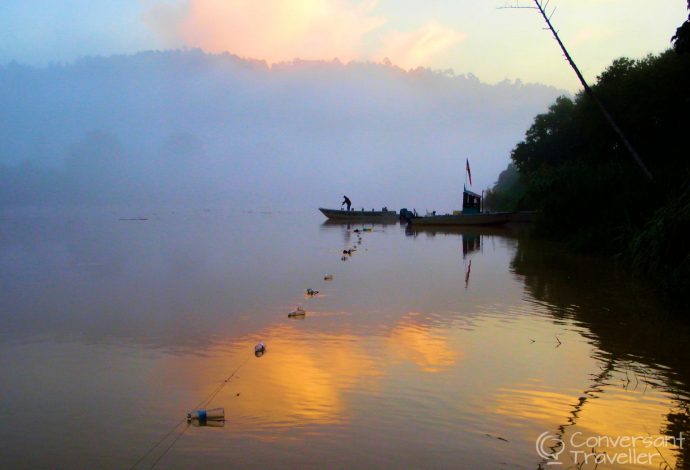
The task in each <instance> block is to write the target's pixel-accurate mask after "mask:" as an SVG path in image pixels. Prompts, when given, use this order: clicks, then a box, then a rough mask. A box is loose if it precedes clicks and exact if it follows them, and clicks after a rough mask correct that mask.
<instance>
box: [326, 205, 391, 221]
mask: <svg viewBox="0 0 690 470" xmlns="http://www.w3.org/2000/svg"><path fill="white" fill-rule="evenodd" d="M319 210H320V211H321V213H322V214H323V215H325V216H326V217H328V219H330V220H342V221H370V222H376V221H391V222H393V221H395V220H397V218H398V213H397V212H395V211H389V210H380V211H365V210H359V211H356V210H351V211H345V210H340V209H324V208H323V207H319Z"/></svg>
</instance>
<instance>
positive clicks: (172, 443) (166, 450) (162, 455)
mask: <svg viewBox="0 0 690 470" xmlns="http://www.w3.org/2000/svg"><path fill="white" fill-rule="evenodd" d="M190 426H191V423H187V427H185V428H184V429H183V430H182V432H181V433H180V434H178V435H177V437H176V438H175V439H174V440H173V441H172V442H171V443H170V445H169V446H168V447H167V449H165V450H164V451H163V453H162V454H161V455H160V456H158V458H157V459H156V460H155V462H153V463H152V464H151V466H150V467H149V470H153V468H154V467H155V466H156V465H158V462H160V461H161V460H163V457H165V456H166V455H167V453H168V452H170V449H172V448H173V446H174V445H175V444H176V443H177V441H178V440H179V439H180V438H181V437H182V436H184V433H186V432H187V429H189V427H190Z"/></svg>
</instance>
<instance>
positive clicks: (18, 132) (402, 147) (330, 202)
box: [0, 50, 564, 211]
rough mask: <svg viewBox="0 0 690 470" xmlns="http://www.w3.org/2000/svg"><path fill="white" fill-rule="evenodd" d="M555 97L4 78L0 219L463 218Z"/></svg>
mask: <svg viewBox="0 0 690 470" xmlns="http://www.w3.org/2000/svg"><path fill="white" fill-rule="evenodd" d="M563 93H564V92H563V91H562V90H558V89H556V88H553V87H549V86H545V85H540V84H523V83H521V82H519V81H518V82H510V81H504V82H501V83H498V84H486V83H482V82H480V81H479V80H478V79H477V78H476V77H474V76H472V75H471V74H470V75H457V76H456V75H454V74H453V73H451V72H448V71H432V70H429V69H422V68H419V69H416V70H411V71H405V70H403V69H400V68H398V67H395V66H393V65H391V64H390V63H388V62H386V63H383V64H375V63H358V62H351V63H348V64H343V63H340V62H338V61H333V62H324V61H297V60H296V61H293V62H289V63H282V64H276V65H273V66H271V67H269V66H267V65H266V63H264V62H260V61H254V60H247V59H241V58H239V57H237V56H233V55H230V54H218V55H212V54H206V53H204V52H202V51H200V50H186V51H169V52H145V53H139V54H136V55H131V56H112V57H96V58H85V59H81V60H78V61H76V62H74V63H70V64H56V65H52V66H49V67H45V68H33V67H27V66H22V65H19V64H16V63H11V64H8V65H7V66H4V67H1V68H0V208H3V209H8V208H12V207H26V206H32V207H36V206H40V207H57V206H65V207H74V206H98V207H105V206H113V205H115V206H119V205H122V206H126V207H134V208H137V209H139V210H146V209H150V208H154V207H182V206H185V207H209V206H213V205H218V204H222V205H230V206H231V207H236V208H238V209H257V208H269V209H275V210H294V209H297V210H311V209H315V208H316V207H319V206H323V207H339V205H340V201H341V200H342V196H343V195H344V194H347V195H348V196H349V197H350V198H351V199H352V201H353V205H354V207H361V206H364V207H366V208H369V209H370V208H380V207H382V206H387V207H389V208H391V209H399V208H400V207H407V208H416V209H418V210H420V211H422V210H424V209H429V210H432V209H433V210H442V211H443V210H445V211H449V210H452V209H454V208H458V207H459V205H460V200H461V192H462V187H463V183H464V181H465V159H466V158H468V159H469V161H470V165H471V169H472V177H473V186H472V189H473V190H475V191H477V192H479V191H481V190H482V189H484V188H486V187H488V186H489V185H490V184H491V183H493V181H494V180H495V179H496V178H497V176H498V174H499V173H500V171H501V170H503V169H504V168H505V166H506V165H507V163H508V161H509V156H510V150H511V149H512V147H513V146H514V145H515V143H517V142H518V141H520V140H521V139H522V138H523V136H524V133H525V131H526V129H527V128H528V127H529V125H530V123H531V122H532V119H533V117H534V116H535V115H536V114H537V113H539V112H542V111H544V110H545V109H546V108H547V106H548V105H549V104H550V103H551V102H552V101H553V100H554V99H555V98H556V97H557V96H559V95H561V94H563Z"/></svg>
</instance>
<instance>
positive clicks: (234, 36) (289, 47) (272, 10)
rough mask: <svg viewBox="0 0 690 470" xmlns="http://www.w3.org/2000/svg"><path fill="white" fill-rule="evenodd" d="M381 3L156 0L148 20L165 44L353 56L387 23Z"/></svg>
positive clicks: (263, 55) (277, 57) (261, 54)
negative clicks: (379, 11) (375, 12)
mask: <svg viewBox="0 0 690 470" xmlns="http://www.w3.org/2000/svg"><path fill="white" fill-rule="evenodd" d="M376 4H377V2H375V1H366V2H360V3H357V4H354V5H353V4H350V3H347V2H345V1H343V0H263V1H256V0H187V1H186V2H184V3H169V2H168V3H159V2H157V3H155V4H153V5H151V7H150V9H149V11H148V13H147V15H146V21H147V23H148V24H149V25H150V26H151V27H152V29H153V30H154V31H156V32H157V33H158V34H159V35H160V36H161V37H162V38H163V40H164V41H166V45H171V46H179V45H186V46H190V47H200V48H202V49H204V50H205V51H207V52H224V51H229V52H232V53H234V54H237V55H239V56H242V57H250V58H256V59H263V60H266V61H268V62H271V63H275V62H282V61H289V60H292V59H294V58H297V57H299V58H301V59H332V58H335V57H338V58H339V59H341V60H352V59H356V58H359V57H361V55H362V42H363V39H364V37H365V36H366V35H367V34H369V33H370V32H372V31H374V30H376V29H378V28H380V27H381V26H383V24H384V23H385V22H386V20H385V19H384V18H382V17H378V16H375V15H373V9H374V8H375V7H376Z"/></svg>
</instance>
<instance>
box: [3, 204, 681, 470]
mask: <svg viewBox="0 0 690 470" xmlns="http://www.w3.org/2000/svg"><path fill="white" fill-rule="evenodd" d="M123 219H130V220H123ZM131 219H145V220H131ZM1 224H2V225H1V227H2V228H1V230H0V276H1V277H0V282H1V285H0V321H2V329H1V330H0V397H2V398H1V402H0V403H1V405H0V406H1V407H2V417H3V420H2V422H1V423H0V461H1V462H2V466H3V467H5V468H32V469H34V468H114V469H115V468H132V466H134V465H136V468H152V467H155V468H173V469H177V468H197V467H201V466H203V467H204V468H468V469H483V468H486V469H497V468H524V469H537V468H568V467H571V468H595V467H597V465H598V467H597V468H599V469H605V468H616V469H618V468H650V469H652V468H654V469H658V468H664V466H665V465H666V466H667V467H666V468H679V469H680V468H686V467H687V465H685V462H686V461H689V460H688V453H687V450H686V449H687V446H686V445H685V443H684V441H683V439H684V437H685V436H686V435H687V432H688V429H690V411H689V409H688V399H689V391H690V390H689V384H690V367H689V366H688V361H687V358H688V353H689V352H690V331H689V330H688V328H687V326H686V325H684V324H683V322H682V321H679V320H678V318H677V314H674V312H672V311H670V310H669V309H668V308H667V307H666V306H664V304H663V303H661V302H660V301H659V299H658V298H657V296H656V295H655V293H654V292H653V291H652V290H651V289H649V288H648V287H645V286H644V285H643V284H641V283H639V282H635V281H633V280H631V279H629V278H628V277H627V276H626V273H625V272H621V271H620V270H617V269H615V267H614V266H613V265H612V263H610V262H609V261H607V260H600V259H595V258H587V257H582V256H576V255H573V254H568V253H567V252H566V251H565V250H564V249H563V248H562V247H560V246H559V245H557V244H552V243H547V242H543V241H539V240H535V239H532V238H530V237H529V236H528V235H527V234H526V231H525V228H524V227H511V228H493V229H476V228H475V229H468V230H448V229H445V230H444V229H442V230H433V229H425V230H423V231H411V230H409V229H406V227H405V226H401V225H399V224H391V225H371V224H366V225H362V224H358V225H351V226H348V225H342V224H329V223H325V222H324V220H323V217H322V216H321V215H320V214H318V213H317V212H316V211H310V212H290V213H280V212H270V211H233V210H225V209H205V210H176V211H170V210H168V211H148V212H133V211H123V210H121V209H119V210H115V209H112V210H108V211H104V212H103V213H99V214H95V213H93V212H91V211H81V212H74V213H68V214H61V215H60V216H59V217H58V216H55V215H46V214H45V213H20V214H17V213H15V214H10V215H5V216H3V218H2V221H1ZM365 229H366V230H365ZM358 231H359V232H358ZM352 248H355V250H354V251H353V252H352V254H343V250H350V249H352ZM327 275H332V280H325V279H324V277H325V276H327ZM309 288H310V289H314V290H318V291H319V293H318V294H317V295H315V296H308V295H306V294H305V290H306V289H309ZM298 305H299V306H302V307H303V308H304V309H305V310H306V312H307V313H306V315H305V316H304V318H288V313H289V312H291V311H292V310H294V309H295V308H296V307H297V306H298ZM259 341H263V342H264V343H265V345H266V353H265V354H264V355H263V356H261V357H256V356H255V355H254V354H253V353H254V346H255V345H256V344H257V343H258V342H259ZM200 404H203V405H206V406H207V407H208V408H216V407H222V408H224V412H225V421H224V422H219V423H215V422H208V423H206V424H207V425H206V426H200V425H199V423H198V422H192V423H191V424H189V425H188V423H187V422H186V420H185V419H184V418H185V416H186V413H187V412H188V411H191V410H193V409H195V407H197V406H198V405H200ZM202 424H203V423H202ZM157 444H158V445H157ZM556 462H557V463H560V464H562V465H560V466H558V465H548V464H553V463H556ZM578 465H579V467H578ZM688 465H690V464H688Z"/></svg>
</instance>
